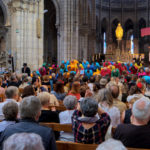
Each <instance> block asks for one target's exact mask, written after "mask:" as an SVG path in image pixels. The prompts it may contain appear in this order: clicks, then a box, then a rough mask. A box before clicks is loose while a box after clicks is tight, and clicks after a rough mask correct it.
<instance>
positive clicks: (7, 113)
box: [0, 101, 18, 133]
mask: <svg viewBox="0 0 150 150" xmlns="http://www.w3.org/2000/svg"><path fill="white" fill-rule="evenodd" d="M2 110H3V114H4V118H5V119H4V120H3V121H2V122H0V133H1V132H2V131H4V130H5V128H6V127H7V126H9V125H12V124H15V123H16V121H17V115H18V104H17V103H15V102H13V101H12V102H8V103H6V104H5V105H4V106H3V108H2Z"/></svg>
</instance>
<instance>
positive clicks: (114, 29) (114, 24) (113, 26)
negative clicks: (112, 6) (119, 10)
mask: <svg viewBox="0 0 150 150" xmlns="http://www.w3.org/2000/svg"><path fill="white" fill-rule="evenodd" d="M118 23H119V20H118V19H114V21H113V22H112V41H113V43H115V44H116V45H117V39H116V29H117V26H118Z"/></svg>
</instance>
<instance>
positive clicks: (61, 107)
mask: <svg viewBox="0 0 150 150" xmlns="http://www.w3.org/2000/svg"><path fill="white" fill-rule="evenodd" d="M51 107H55V108H56V110H58V111H65V110H67V109H66V107H65V106H49V109H50V110H51Z"/></svg>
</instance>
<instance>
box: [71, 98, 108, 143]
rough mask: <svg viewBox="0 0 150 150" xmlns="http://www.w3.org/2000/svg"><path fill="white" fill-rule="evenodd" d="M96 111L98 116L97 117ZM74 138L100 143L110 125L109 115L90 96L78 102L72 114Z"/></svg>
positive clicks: (79, 140) (77, 140) (83, 141)
mask: <svg viewBox="0 0 150 150" xmlns="http://www.w3.org/2000/svg"><path fill="white" fill-rule="evenodd" d="M97 113H98V115H99V117H97ZM72 125H73V132H74V140H75V142H78V143H84V144H100V143H102V142H103V141H104V140H105V134H106V132H107V129H108V127H109V125H110V117H109V116H108V114H107V113H105V112H104V111H103V110H102V109H101V108H98V102H97V101H95V100H94V99H92V98H85V99H83V100H82V101H81V102H80V103H78V107H77V110H75V111H74V113H73V116H72Z"/></svg>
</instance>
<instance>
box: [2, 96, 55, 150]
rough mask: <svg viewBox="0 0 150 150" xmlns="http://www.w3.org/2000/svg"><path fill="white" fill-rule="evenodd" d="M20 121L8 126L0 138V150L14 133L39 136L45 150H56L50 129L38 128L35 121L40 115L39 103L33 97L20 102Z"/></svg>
mask: <svg viewBox="0 0 150 150" xmlns="http://www.w3.org/2000/svg"><path fill="white" fill-rule="evenodd" d="M19 108H20V117H21V121H20V122H19V123H16V124H14V125H11V126H8V127H7V128H6V129H5V130H4V131H3V132H2V134H1V136H0V149H3V143H4V141H5V140H6V139H7V138H8V137H10V136H11V135H13V134H15V133H23V132H26V133H36V134H38V135H40V136H41V138H42V141H43V145H44V148H45V150H50V149H52V150H56V143H55V137H54V134H53V131H52V129H51V128H48V127H44V126H40V125H39V124H38V123H37V121H38V120H39V116H40V114H41V102H40V100H39V99H38V98H37V97H35V96H29V97H26V98H24V99H23V100H22V101H21V102H20V107H19Z"/></svg>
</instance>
